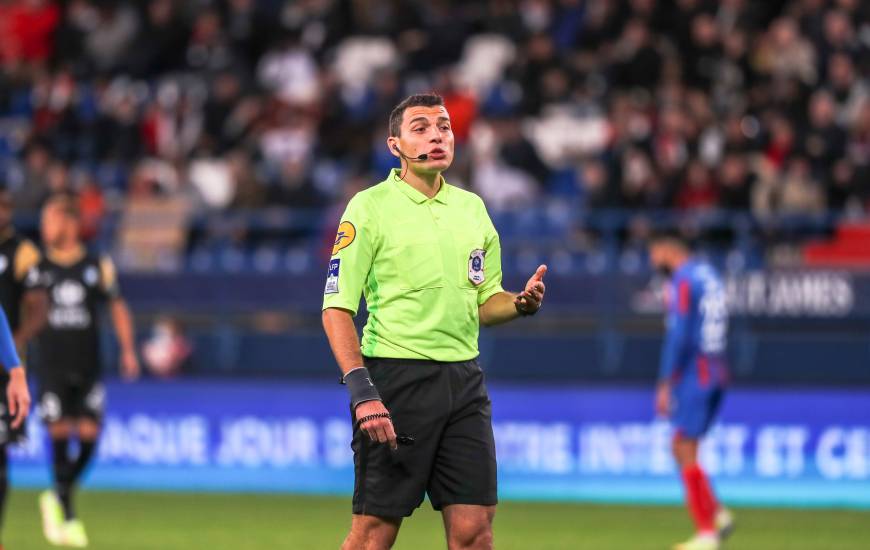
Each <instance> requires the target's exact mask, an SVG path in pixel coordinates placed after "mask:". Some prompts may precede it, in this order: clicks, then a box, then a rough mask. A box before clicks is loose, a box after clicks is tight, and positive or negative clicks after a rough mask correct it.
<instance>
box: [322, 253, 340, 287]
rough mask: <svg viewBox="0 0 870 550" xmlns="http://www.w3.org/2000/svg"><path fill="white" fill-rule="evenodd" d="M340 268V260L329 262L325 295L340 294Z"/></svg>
mask: <svg viewBox="0 0 870 550" xmlns="http://www.w3.org/2000/svg"><path fill="white" fill-rule="evenodd" d="M340 267H341V260H340V259H338V258H335V259H334V260H329V272H328V273H327V274H326V287H325V288H324V289H323V293H324V294H338V270H339V269H340Z"/></svg>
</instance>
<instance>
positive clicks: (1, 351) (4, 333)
mask: <svg viewBox="0 0 870 550" xmlns="http://www.w3.org/2000/svg"><path fill="white" fill-rule="evenodd" d="M0 366H2V367H3V368H4V369H6V370H9V369H13V368H15V367H20V366H21V359H20V358H19V357H18V351H17V350H16V349H15V340H14V339H13V338H12V330H11V329H10V328H9V320H8V319H7V318H6V312H5V311H3V310H2V309H0Z"/></svg>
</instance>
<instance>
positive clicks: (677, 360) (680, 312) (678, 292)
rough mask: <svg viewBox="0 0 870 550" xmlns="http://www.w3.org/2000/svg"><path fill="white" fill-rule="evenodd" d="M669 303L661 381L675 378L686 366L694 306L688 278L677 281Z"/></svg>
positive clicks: (660, 370)
mask: <svg viewBox="0 0 870 550" xmlns="http://www.w3.org/2000/svg"><path fill="white" fill-rule="evenodd" d="M671 289H672V292H671V299H670V302H671V303H670V304H669V305H668V316H667V328H666V332H665V343H664V346H662V357H661V365H660V367H659V381H661V382H665V381H670V380H673V379H674V377H676V376H679V375H680V374H681V373H682V370H683V368H685V364H684V363H685V361H684V359H685V351H686V349H687V347H688V340H689V315H690V312H691V308H692V286H691V284H690V283H689V281H688V280H686V279H680V280H678V281H676V282H675V283H674V284H673V285H672V287H671Z"/></svg>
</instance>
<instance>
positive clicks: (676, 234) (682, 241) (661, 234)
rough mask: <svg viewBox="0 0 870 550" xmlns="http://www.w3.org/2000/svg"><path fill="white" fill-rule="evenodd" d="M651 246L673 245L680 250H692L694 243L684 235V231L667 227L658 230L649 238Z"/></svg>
mask: <svg viewBox="0 0 870 550" xmlns="http://www.w3.org/2000/svg"><path fill="white" fill-rule="evenodd" d="M649 242H650V244H660V243H661V244H665V243H668V244H673V245H676V246H679V247H680V248H684V249H686V250H691V249H692V243H691V242H690V241H689V239H688V237H686V235H685V234H683V232H682V231H680V230H678V229H675V228H672V227H665V228H660V229H657V230H655V231H654V232H653V234H652V235H651V236H650V238H649Z"/></svg>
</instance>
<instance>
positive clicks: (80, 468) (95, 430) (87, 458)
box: [72, 417, 100, 484]
mask: <svg viewBox="0 0 870 550" xmlns="http://www.w3.org/2000/svg"><path fill="white" fill-rule="evenodd" d="M78 436H79V453H78V455H77V456H76V458H75V460H74V461H73V463H72V477H73V483H74V484H75V483H78V481H79V480H80V479H81V477H82V474H83V473H84V472H85V470H86V469H87V468H88V466H89V465H90V463H91V459H92V458H93V457H94V453H95V451H96V449H97V441H98V440H99V438H100V423H99V422H98V421H97V420H96V419H94V418H87V417H86V418H82V419H80V420H79V423H78Z"/></svg>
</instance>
